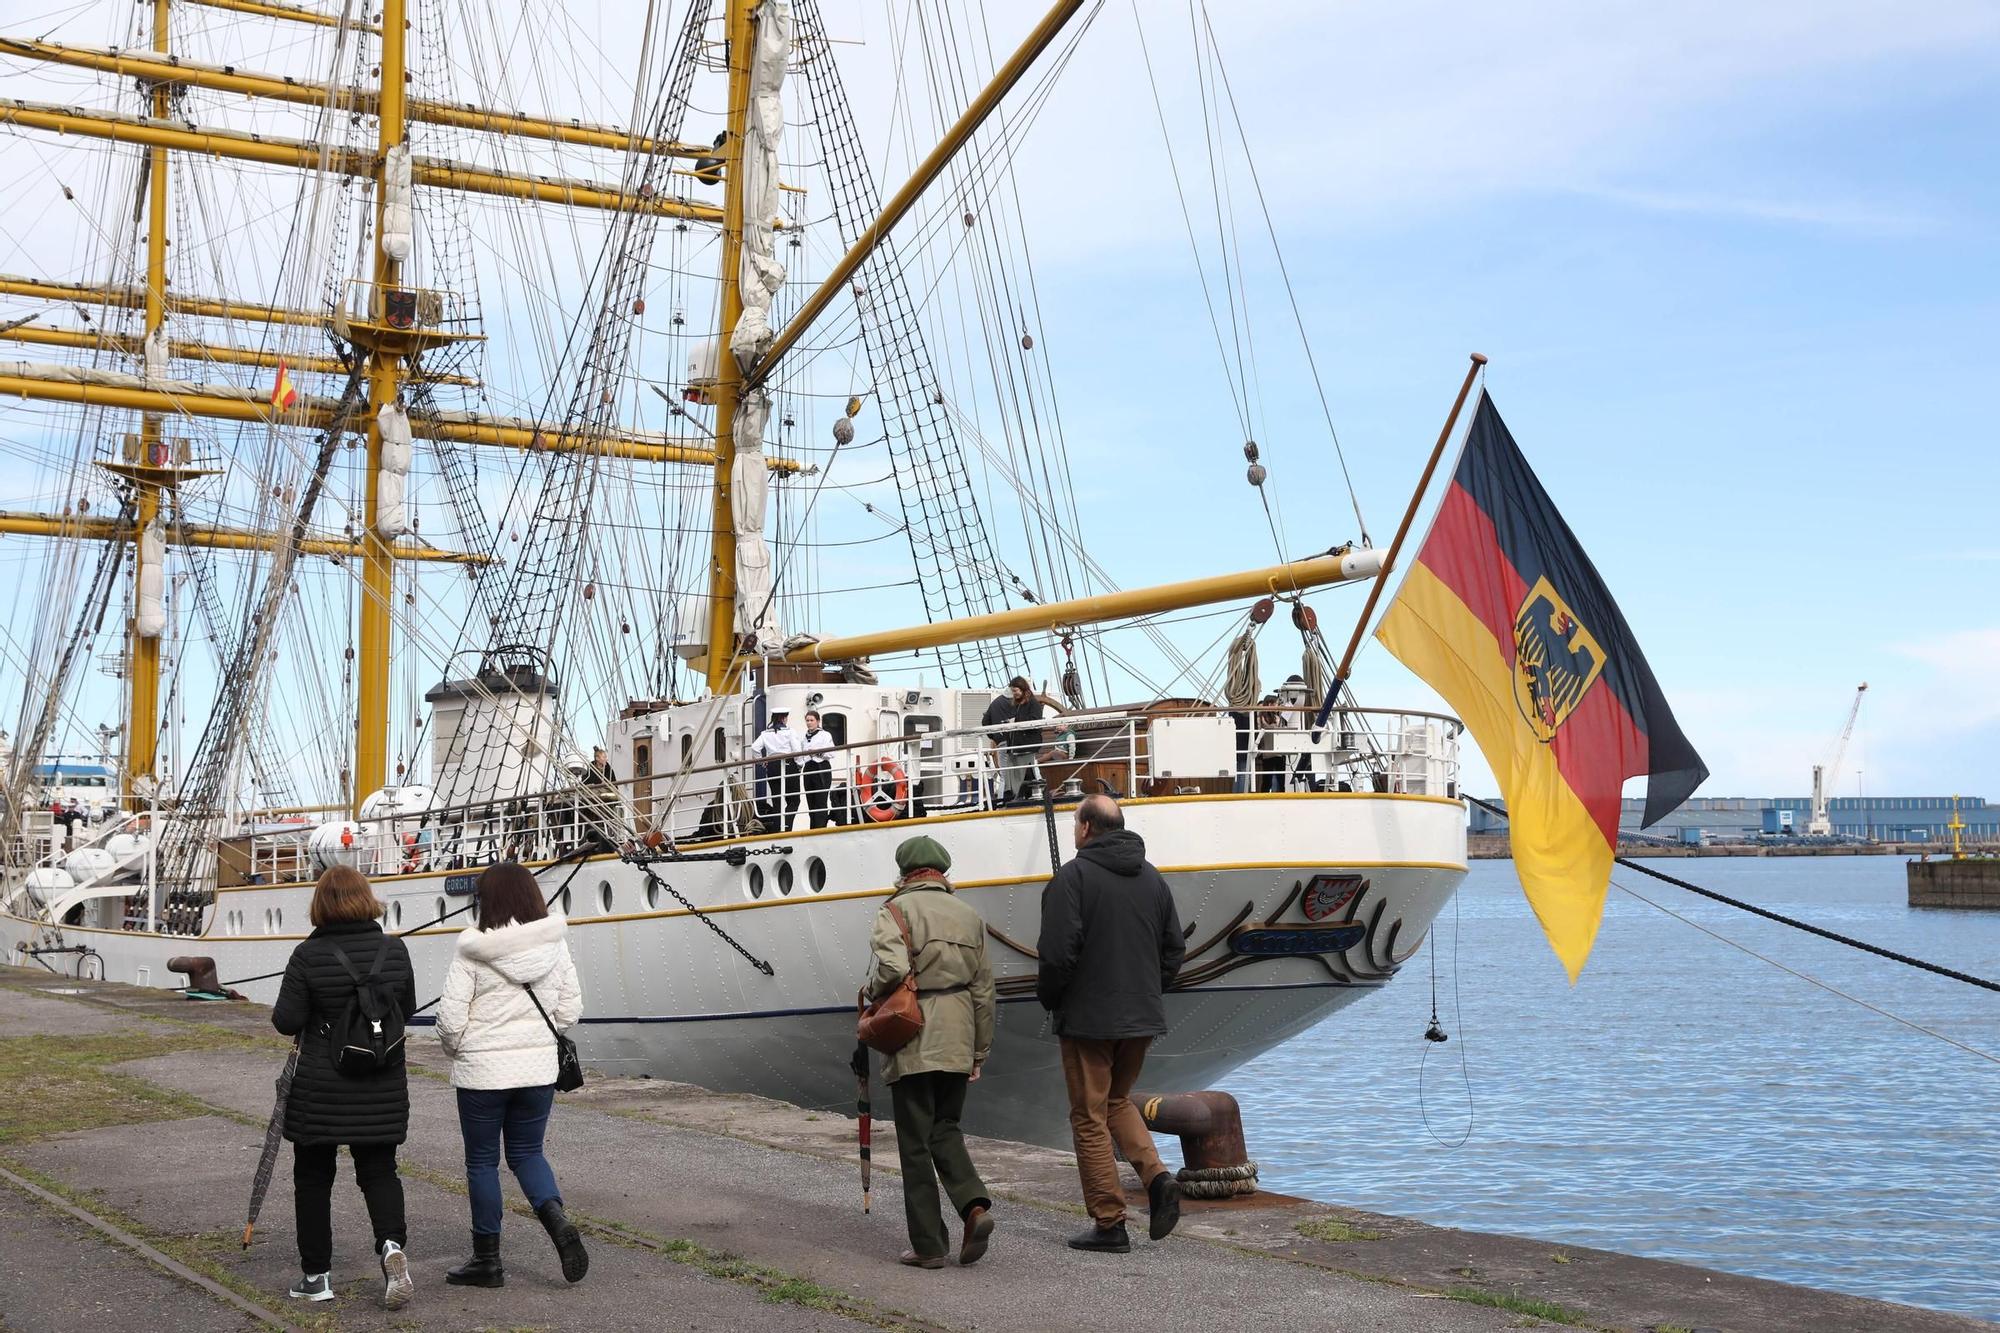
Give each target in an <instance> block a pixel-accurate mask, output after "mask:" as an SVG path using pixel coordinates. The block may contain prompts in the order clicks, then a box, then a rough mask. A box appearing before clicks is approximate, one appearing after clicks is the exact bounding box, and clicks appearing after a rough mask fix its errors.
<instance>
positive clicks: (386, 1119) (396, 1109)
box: [271, 866, 417, 1310]
mask: <svg viewBox="0 0 2000 1333" xmlns="http://www.w3.org/2000/svg"><path fill="white" fill-rule="evenodd" d="M381 916H382V904H381V903H380V902H379V901H377V900H376V897H375V891H374V890H373V889H372V888H370V887H369V884H368V879H367V877H366V876H364V875H363V874H362V873H361V872H360V871H359V870H356V869H354V868H353V867H351V866H334V867H333V868H331V869H330V870H328V871H327V872H326V873H325V874H323V875H321V876H320V877H319V883H318V884H317V885H316V886H315V887H314V890H313V900H312V923H313V927H314V929H313V933H312V934H311V935H309V936H307V937H306V939H305V941H304V942H303V943H301V944H300V945H299V947H298V948H296V949H294V950H292V957H291V961H290V962H288V963H286V964H285V980H284V984H283V986H282V988H281V989H280V990H279V991H278V1003H277V1005H276V1006H275V1007H273V1009H272V1010H271V1025H272V1026H273V1027H275V1028H277V1029H278V1031H280V1032H282V1033H284V1034H285V1035H286V1036H288V1037H289V1036H297V1037H298V1038H299V1067H298V1073H297V1075H296V1076H295V1077H294V1079H293V1081H292V1093H291V1097H290V1099H289V1100H287V1101H286V1103H285V1137H286V1138H287V1139H290V1140H291V1142H292V1192H293V1201H294V1207H295V1209H296V1215H297V1219H298V1233H299V1236H298V1239H299V1266H300V1268H301V1269H302V1270H303V1272H304V1276H303V1277H301V1278H300V1279H299V1280H298V1281H297V1282H295V1283H293V1284H292V1288H291V1291H290V1293H289V1294H290V1295H292V1296H295V1297H297V1298H298V1299H300V1300H308V1301H330V1300H332V1299H333V1280H332V1275H331V1270H332V1268H333V1175H334V1165H335V1162H336V1161H337V1160H338V1159H337V1157H336V1153H337V1151H338V1149H339V1147H340V1145H341V1144H343V1143H344V1144H346V1145H347V1146H348V1150H349V1152H350V1153H351V1154H352V1155H353V1158H354V1179H355V1183H357V1184H358V1185H360V1186H361V1194H362V1197H363V1198H364V1199H366V1200H367V1202H368V1220H369V1222H370V1223H371V1224H373V1226H374V1230H375V1251H376V1253H377V1254H379V1255H381V1257H382V1277H383V1292H382V1303H383V1304H384V1305H386V1306H388V1307H389V1308H390V1309H392V1310H395V1309H400V1308H402V1307H403V1306H404V1305H406V1304H407V1303H408V1302H409V1299H410V1293H411V1286H410V1261H409V1259H408V1258H407V1257H406V1256H405V1255H404V1253H403V1248H404V1246H405V1245H406V1244H408V1242H409V1232H408V1229H407V1224H406V1223H405V1221H404V1217H403V1182H402V1180H401V1179H400V1178H399V1177H398V1176H397V1175H396V1145H397V1144H399V1143H401V1142H402V1141H403V1140H404V1138H405V1137H407V1135H408V1133H409V1127H410V1081H409V1071H408V1070H407V1069H406V1068H405V1067H404V1064H403V1051H402V1047H401V1046H400V1045H399V1046H398V1047H397V1048H396V1049H395V1051H394V1052H393V1053H392V1055H391V1058H390V1059H389V1061H388V1063H387V1064H386V1065H385V1066H384V1067H382V1068H381V1069H378V1070H375V1071H374V1072H373V1073H370V1074H367V1075H365V1076H362V1077H351V1076H349V1075H346V1074H342V1073H341V1072H340V1071H339V1070H337V1069H335V1068H334V1066H333V1047H334V1043H335V1041H336V1040H337V1039H338V1038H337V1036H336V1034H335V1029H336V1027H337V1026H338V1025H339V1024H340V1022H341V1019H342V1018H343V1016H344V1015H345V1014H346V1012H347V1008H348V1003H349V1001H351V1000H352V999H353V997H354V993H355V984H354V977H353V976H351V975H350V974H349V972H348V969H347V967H345V966H343V965H342V964H341V961H340V958H339V956H338V955H337V954H336V953H335V950H336V949H338V950H339V952H340V953H343V954H345V955H346V956H347V961H348V963H349V964H351V965H352V967H353V968H354V971H355V972H356V973H359V974H360V975H361V976H362V977H367V976H368V974H369V970H370V969H371V968H373V967H374V965H375V960H376V957H377V955H378V954H379V955H380V956H381V962H382V966H381V968H380V970H379V971H377V972H376V974H375V976H376V980H377V981H379V982H386V983H387V984H388V986H389V987H390V988H391V989H392V990H393V991H394V993H395V995H396V997H397V1003H398V1004H399V1005H400V1006H401V1008H402V1013H403V1017H404V1018H405V1019H406V1020H407V1019H408V1018H409V1016H410V1015H411V1014H412V1013H414V1012H415V1011H416V1007H417V989H416V986H417V983H416V973H415V971H414V970H412V968H411V967H410V953H409V950H407V949H405V948H404V947H403V942H402V941H401V940H399V939H396V938H394V937H393V936H389V935H385V934H383V932H382V922H381Z"/></svg>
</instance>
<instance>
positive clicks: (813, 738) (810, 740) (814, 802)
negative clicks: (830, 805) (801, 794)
mask: <svg viewBox="0 0 2000 1333" xmlns="http://www.w3.org/2000/svg"><path fill="white" fill-rule="evenodd" d="M832 751H833V737H832V736H831V735H830V734H828V732H827V731H826V729H825V728H823V727H821V726H820V724H819V714H818V713H816V712H812V713H807V714H806V734H805V738H804V739H803V740H801V741H800V742H799V778H800V780H801V781H802V782H803V783H804V785H805V789H806V822H807V824H808V826H809V827H812V828H825V827H826V826H827V822H828V817H827V809H826V807H827V799H826V798H827V793H828V792H829V791H831V790H832V788H833V760H832V758H831V755H832Z"/></svg>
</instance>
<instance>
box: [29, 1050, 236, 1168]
mask: <svg viewBox="0 0 2000 1333" xmlns="http://www.w3.org/2000/svg"><path fill="white" fill-rule="evenodd" d="M251 1045H253V1043H252V1042H250V1041H247V1040H245V1039H244V1038H241V1037H238V1036H235V1035H234V1034H231V1033H227V1032H222V1031H218V1030H216V1029H214V1028H207V1029H192V1028H191V1029H188V1030H185V1031H181V1030H172V1029H170V1030H167V1031H159V1030H152V1031H147V1030H140V1031H136V1032H116V1033H107V1034H104V1035H101V1036H89V1037H54V1036H32V1037H8V1038H6V1039H4V1040H0V1087H5V1088H6V1089H7V1095H6V1096H5V1097H4V1098H0V1144H6V1143H25V1142H27V1141H28V1140H30V1139H38V1138H46V1137H48V1136H49V1135H52V1134H67V1133H70V1132H72V1131H75V1130H80V1129H102V1128H104V1127H106V1126H108V1125H141V1124H149V1123H152V1122H154V1121H159V1120H185V1119H188V1118H190V1117H192V1116H200V1115H212V1114H215V1110H214V1108H213V1107H210V1106H208V1105H207V1104H206V1103H203V1102H200V1101H197V1100H195V1099H194V1098H193V1097H189V1096H186V1095H184V1094H182V1093H178V1092H170V1091H168V1090H166V1089H164V1088H156V1087H154V1086H153V1085H152V1084H150V1083H147V1082H145V1081H144V1080H143V1079H136V1078H132V1077H130V1076H129V1075H125V1074H119V1073H115V1072H113V1071H112V1070H110V1069H107V1068H106V1066H107V1065H114V1064H118V1063H121V1062H123V1061H126V1060H141V1059H145V1058H146V1057H148V1056H154V1055H170V1054H173V1053H175V1052H177V1051H198V1050H223V1049H231V1048H237V1049H241V1048H244V1047H248V1046H251Z"/></svg>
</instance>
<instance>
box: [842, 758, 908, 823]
mask: <svg viewBox="0 0 2000 1333" xmlns="http://www.w3.org/2000/svg"><path fill="white" fill-rule="evenodd" d="M854 790H855V793H856V794H857V795H858V796H860V798H861V812H862V814H864V815H866V816H867V817H868V818H869V819H872V820H874V821H875V822H876V823H877V824H886V823H888V822H889V821H890V820H892V819H901V818H902V817H903V812H904V811H905V810H907V809H909V807H910V779H909V775H908V774H906V773H904V772H903V766H902V765H901V764H899V763H897V762H896V761H895V760H893V759H877V760H876V761H875V762H874V763H872V764H868V765H865V766H863V767H861V768H857V769H855V770H854Z"/></svg>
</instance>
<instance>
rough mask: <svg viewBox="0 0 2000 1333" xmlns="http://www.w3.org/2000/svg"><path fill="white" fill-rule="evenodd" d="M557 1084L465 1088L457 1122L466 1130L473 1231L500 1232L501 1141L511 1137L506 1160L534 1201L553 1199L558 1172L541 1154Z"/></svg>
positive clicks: (460, 1094)
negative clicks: (543, 1133)
mask: <svg viewBox="0 0 2000 1333" xmlns="http://www.w3.org/2000/svg"><path fill="white" fill-rule="evenodd" d="M555 1100H556V1089H555V1085H554V1084H552V1083H551V1084H544V1085H543V1086H541V1087H539V1088H460V1089H459V1090H458V1127H459V1130H460V1132H461V1133H463V1134H464V1135H465V1187H466V1192H467V1193H468V1194H470V1195H471V1196H472V1231H473V1234H474V1235H477V1236H497V1235H499V1234H500V1212H501V1208H500V1141H501V1139H502V1138H503V1137H504V1138H505V1139H506V1141H507V1165H508V1167H509V1168H511V1169H512V1171H513V1172H514V1178H515V1179H516V1180H519V1181H520V1182H521V1192H522V1193H523V1194H525V1195H527V1196H528V1202H529V1204H530V1205H532V1206H533V1207H536V1208H540V1207H541V1206H542V1205H543V1204H545V1203H548V1202H549V1201H550V1200H552V1199H553V1200H554V1201H555V1202H557V1203H561V1202H562V1195H561V1194H560V1193H558V1192H557V1190H556V1173H555V1172H554V1171H553V1170H551V1169H550V1167H549V1159H548V1158H546V1157H544V1156H542V1132H543V1131H544V1130H546V1129H547V1128H548V1126H549V1108H550V1107H552V1106H554V1105H555Z"/></svg>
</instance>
